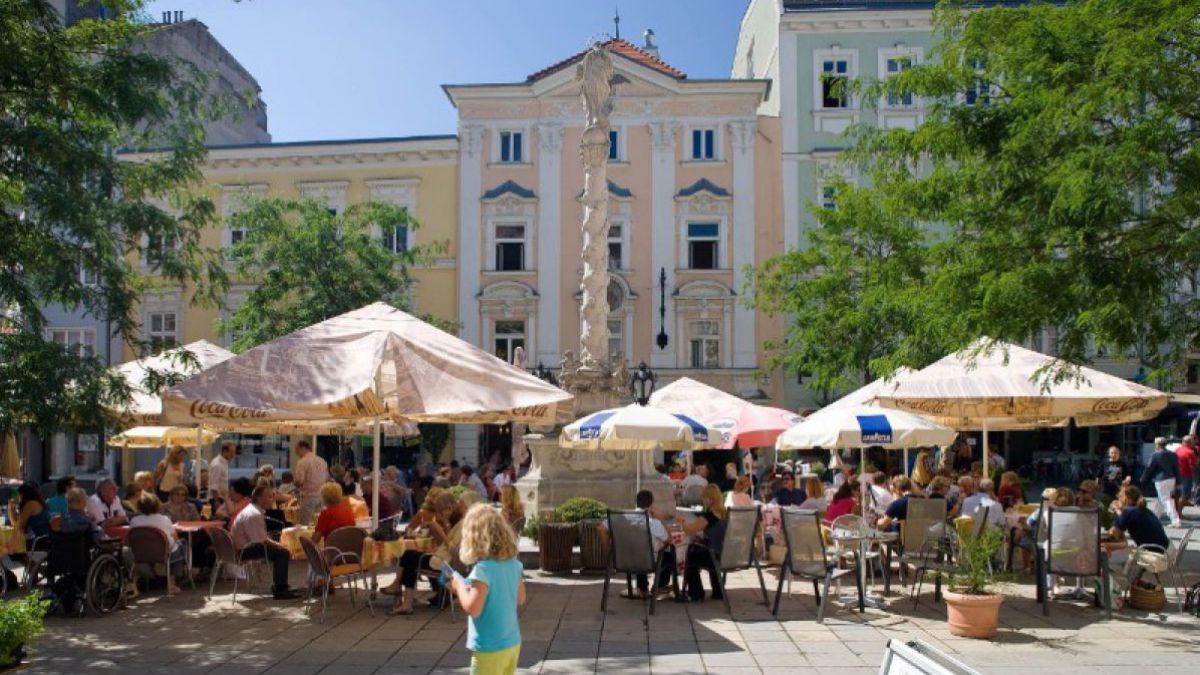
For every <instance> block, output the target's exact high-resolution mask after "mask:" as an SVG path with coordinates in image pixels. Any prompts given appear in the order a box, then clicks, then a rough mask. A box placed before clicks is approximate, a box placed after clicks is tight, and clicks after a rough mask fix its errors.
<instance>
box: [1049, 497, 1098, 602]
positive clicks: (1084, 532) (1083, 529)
mask: <svg viewBox="0 0 1200 675" xmlns="http://www.w3.org/2000/svg"><path fill="white" fill-rule="evenodd" d="M1045 518H1046V533H1047V536H1046V542H1045V556H1044V557H1043V556H1042V555H1040V554H1039V555H1038V556H1037V559H1038V563H1039V565H1038V567H1039V568H1041V569H1039V570H1037V583H1038V586H1039V587H1040V589H1041V592H1040V593H1039V594H1038V598H1039V599H1040V600H1041V603H1042V614H1043V615H1045V616H1049V615H1050V592H1049V589H1048V588H1047V587H1046V577H1047V576H1048V575H1050V574H1058V575H1062V576H1068V577H1100V582H1101V592H1100V595H1103V596H1104V597H1103V598H1100V597H1097V598H1096V604H1097V605H1103V606H1104V609H1105V613H1106V615H1107V617H1108V618H1110V619H1111V618H1112V593H1111V592H1110V588H1111V587H1112V580H1111V578H1110V577H1109V574H1108V565H1105V564H1104V558H1103V556H1102V555H1101V549H1100V512H1099V511H1098V510H1097V509H1095V508H1081V507H1078V506H1063V507H1052V508H1050V509H1048V510H1047V511H1046V513H1045ZM1039 529H1040V528H1039Z"/></svg>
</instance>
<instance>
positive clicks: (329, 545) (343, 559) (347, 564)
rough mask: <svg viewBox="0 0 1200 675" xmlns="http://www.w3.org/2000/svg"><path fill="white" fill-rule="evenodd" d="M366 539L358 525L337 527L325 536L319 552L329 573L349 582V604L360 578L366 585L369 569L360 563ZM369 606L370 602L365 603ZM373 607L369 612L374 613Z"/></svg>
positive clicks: (352, 599) (365, 534)
mask: <svg viewBox="0 0 1200 675" xmlns="http://www.w3.org/2000/svg"><path fill="white" fill-rule="evenodd" d="M366 539H367V533H366V531H365V530H363V529H362V528H359V527H353V526H348V527H339V528H338V529H336V530H334V531H333V532H330V533H329V536H328V537H326V538H325V546H324V548H323V549H322V550H321V553H322V554H323V555H324V557H325V564H326V565H328V567H329V569H330V573H331V574H333V576H334V577H335V578H337V579H346V580H347V581H349V582H350V606H351V607H353V606H354V603H355V597H354V587H355V585H356V582H357V581H359V580H361V581H362V582H363V585H364V586H366V584H367V578H368V577H369V576H370V570H368V569H366V568H364V567H363V565H362V551H363V546H364V544H365V542H366ZM367 606H368V607H370V602H368V603H367ZM374 612H375V610H374V608H371V613H372V614H374Z"/></svg>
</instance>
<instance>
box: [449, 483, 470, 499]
mask: <svg viewBox="0 0 1200 675" xmlns="http://www.w3.org/2000/svg"><path fill="white" fill-rule="evenodd" d="M474 490H475V488H472V487H470V486H468V485H453V486H451V487H449V488H447V489H446V492H449V493H450V495H451V496H452V497H454V498H455V499H456V500H461V499H462V496H463V495H465V494H467V493H468V492H474Z"/></svg>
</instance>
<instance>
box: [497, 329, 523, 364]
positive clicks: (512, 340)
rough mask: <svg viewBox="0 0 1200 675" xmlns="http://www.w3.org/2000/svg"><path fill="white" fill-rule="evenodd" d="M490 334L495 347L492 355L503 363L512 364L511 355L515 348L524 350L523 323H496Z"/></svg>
mask: <svg viewBox="0 0 1200 675" xmlns="http://www.w3.org/2000/svg"><path fill="white" fill-rule="evenodd" d="M492 333H493V335H494V343H495V346H496V349H495V351H493V352H492V353H493V354H495V355H496V358H498V359H500V360H501V361H504V362H505V363H512V362H513V355H514V354H515V353H516V351H517V347H520V348H522V349H524V348H525V322H524V321H497V322H496V323H495V324H494V330H493V331H492Z"/></svg>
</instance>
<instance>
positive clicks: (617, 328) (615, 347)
mask: <svg viewBox="0 0 1200 675" xmlns="http://www.w3.org/2000/svg"><path fill="white" fill-rule="evenodd" d="M624 325H625V324H624V322H623V321H621V320H620V319H609V320H608V356H609V358H612V357H614V356H616V355H617V354H625V331H624Z"/></svg>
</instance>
